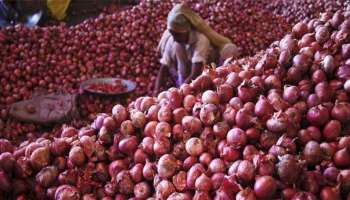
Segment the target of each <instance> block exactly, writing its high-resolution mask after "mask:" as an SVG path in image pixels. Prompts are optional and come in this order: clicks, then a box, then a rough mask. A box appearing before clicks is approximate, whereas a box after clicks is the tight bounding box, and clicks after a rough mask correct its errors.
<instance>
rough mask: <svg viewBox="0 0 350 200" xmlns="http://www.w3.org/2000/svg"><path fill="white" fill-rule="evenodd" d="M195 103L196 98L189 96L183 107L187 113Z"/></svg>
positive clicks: (186, 97) (185, 99)
mask: <svg viewBox="0 0 350 200" xmlns="http://www.w3.org/2000/svg"><path fill="white" fill-rule="evenodd" d="M195 103H196V97H195V96H193V95H187V96H185V98H184V100H183V106H184V108H185V109H186V110H187V111H191V110H192V108H193V106H194V104H195Z"/></svg>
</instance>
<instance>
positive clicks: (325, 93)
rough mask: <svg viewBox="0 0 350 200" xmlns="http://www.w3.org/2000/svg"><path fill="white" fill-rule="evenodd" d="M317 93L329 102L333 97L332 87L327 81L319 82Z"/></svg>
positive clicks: (316, 87) (316, 88)
mask: <svg viewBox="0 0 350 200" xmlns="http://www.w3.org/2000/svg"><path fill="white" fill-rule="evenodd" d="M315 93H316V95H317V96H318V97H319V98H320V100H321V101H322V102H329V101H330V100H331V99H332V97H333V92H332V89H331V88H330V86H329V84H328V83H327V82H321V83H318V84H317V85H316V86H315Z"/></svg>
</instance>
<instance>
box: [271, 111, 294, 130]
mask: <svg viewBox="0 0 350 200" xmlns="http://www.w3.org/2000/svg"><path fill="white" fill-rule="evenodd" d="M288 123H289V120H288V116H287V115H286V114H285V113H283V112H281V111H280V112H278V113H275V114H274V115H273V116H272V118H270V119H269V120H267V122H266V127H267V128H268V129H269V130H270V131H272V132H276V133H279V132H284V131H286V130H287V125H288Z"/></svg>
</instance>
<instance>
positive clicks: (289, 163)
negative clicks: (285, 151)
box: [277, 155, 301, 184]
mask: <svg viewBox="0 0 350 200" xmlns="http://www.w3.org/2000/svg"><path fill="white" fill-rule="evenodd" d="M300 172H301V166H300V164H299V163H298V160H297V159H296V158H295V157H293V156H292V155H285V156H282V157H281V158H280V162H279V163H278V164H277V173H278V176H279V177H280V179H281V180H282V181H283V182H284V183H286V184H292V183H295V182H296V181H297V180H298V175H299V173H300Z"/></svg>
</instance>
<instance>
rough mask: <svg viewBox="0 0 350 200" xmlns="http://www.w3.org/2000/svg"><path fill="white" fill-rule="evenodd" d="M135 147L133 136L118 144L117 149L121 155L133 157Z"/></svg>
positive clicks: (135, 139) (135, 140)
mask: <svg viewBox="0 0 350 200" xmlns="http://www.w3.org/2000/svg"><path fill="white" fill-rule="evenodd" d="M137 145H138V141H137V138H136V137H135V136H129V137H126V138H124V139H122V140H121V141H120V142H119V144H118V148H119V150H120V151H121V152H122V153H125V154H127V155H133V154H134V153H135V151H136V149H137Z"/></svg>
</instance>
